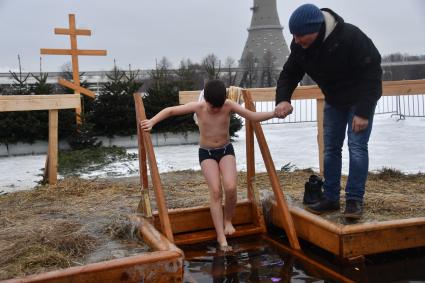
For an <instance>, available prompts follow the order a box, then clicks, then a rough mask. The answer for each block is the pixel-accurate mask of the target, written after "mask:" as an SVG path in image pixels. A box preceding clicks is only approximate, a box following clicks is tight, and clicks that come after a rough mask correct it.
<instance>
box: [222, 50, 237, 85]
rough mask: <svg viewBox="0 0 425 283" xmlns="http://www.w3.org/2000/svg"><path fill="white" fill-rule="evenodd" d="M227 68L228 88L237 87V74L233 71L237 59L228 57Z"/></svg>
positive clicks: (226, 79)
mask: <svg viewBox="0 0 425 283" xmlns="http://www.w3.org/2000/svg"><path fill="white" fill-rule="evenodd" d="M224 67H225V70H226V71H225V81H226V82H227V86H232V85H235V80H236V72H235V71H234V70H233V68H234V67H235V59H233V58H232V57H227V58H226V61H225V63H224Z"/></svg>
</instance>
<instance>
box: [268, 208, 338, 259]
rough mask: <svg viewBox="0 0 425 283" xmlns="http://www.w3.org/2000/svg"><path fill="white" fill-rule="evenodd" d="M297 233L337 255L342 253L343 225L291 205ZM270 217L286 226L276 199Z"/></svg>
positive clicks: (282, 226) (281, 225) (274, 222)
mask: <svg viewBox="0 0 425 283" xmlns="http://www.w3.org/2000/svg"><path fill="white" fill-rule="evenodd" d="M290 212H291V216H292V218H293V221H294V225H295V229H296V231H297V235H298V236H299V237H300V238H303V239H304V240H306V241H309V242H310V243H313V244H315V245H317V246H319V247H321V248H323V249H325V250H327V251H329V252H331V253H333V254H335V255H339V254H340V251H341V250H340V233H341V225H338V224H334V223H332V222H329V221H327V220H325V219H323V218H322V217H320V216H318V215H314V214H312V213H310V212H308V211H305V210H303V209H301V208H297V207H294V206H291V207H290ZM270 216H271V217H270V219H271V221H272V223H273V224H274V225H275V226H277V227H280V228H284V223H283V219H282V216H281V214H280V213H279V212H278V211H277V204H276V202H275V201H273V202H272V203H271V211H270Z"/></svg>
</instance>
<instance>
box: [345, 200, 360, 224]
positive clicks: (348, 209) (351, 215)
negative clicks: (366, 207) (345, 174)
mask: <svg viewBox="0 0 425 283" xmlns="http://www.w3.org/2000/svg"><path fill="white" fill-rule="evenodd" d="M343 215H344V217H345V218H348V219H359V218H361V217H362V215H363V204H362V202H361V201H358V200H353V199H347V201H346V203H345V210H344V213H343Z"/></svg>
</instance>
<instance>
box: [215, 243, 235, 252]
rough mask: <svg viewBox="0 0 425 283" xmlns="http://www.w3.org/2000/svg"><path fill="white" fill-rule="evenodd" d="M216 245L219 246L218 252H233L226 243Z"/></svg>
mask: <svg viewBox="0 0 425 283" xmlns="http://www.w3.org/2000/svg"><path fill="white" fill-rule="evenodd" d="M218 245H219V249H220V251H222V252H231V251H233V248H232V246H229V245H228V244H227V243H226V244H223V245H222V244H220V243H218Z"/></svg>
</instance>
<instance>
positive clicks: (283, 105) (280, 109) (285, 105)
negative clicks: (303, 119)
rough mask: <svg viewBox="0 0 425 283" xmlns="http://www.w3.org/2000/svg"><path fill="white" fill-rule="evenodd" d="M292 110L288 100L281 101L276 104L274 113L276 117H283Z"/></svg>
mask: <svg viewBox="0 0 425 283" xmlns="http://www.w3.org/2000/svg"><path fill="white" fill-rule="evenodd" d="M292 110H294V108H293V107H292V105H291V103H289V102H288V101H282V102H280V103H279V104H278V105H276V108H275V109H274V113H275V116H276V117H278V118H281V119H283V118H285V117H286V116H288V115H289V114H291V113H292Z"/></svg>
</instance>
